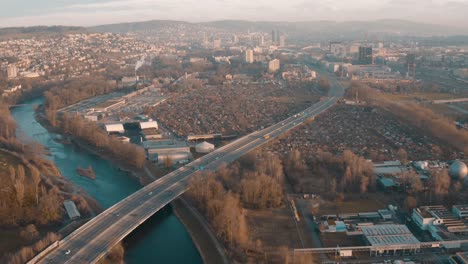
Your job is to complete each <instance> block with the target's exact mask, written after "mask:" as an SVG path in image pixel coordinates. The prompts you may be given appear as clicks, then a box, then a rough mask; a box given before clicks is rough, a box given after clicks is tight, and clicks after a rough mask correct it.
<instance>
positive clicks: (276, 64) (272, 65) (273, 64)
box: [268, 59, 281, 73]
mask: <svg viewBox="0 0 468 264" xmlns="http://www.w3.org/2000/svg"><path fill="white" fill-rule="evenodd" d="M280 67H281V65H280V60H278V59H274V60H271V61H270V62H269V63H268V71H269V72H271V73H274V72H277V71H278V70H279V69H280Z"/></svg>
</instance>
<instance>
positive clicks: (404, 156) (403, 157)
mask: <svg viewBox="0 0 468 264" xmlns="http://www.w3.org/2000/svg"><path fill="white" fill-rule="evenodd" d="M397 156H398V160H399V161H400V162H401V164H407V163H408V153H406V150H405V149H403V148H401V149H399V150H398V152H397Z"/></svg>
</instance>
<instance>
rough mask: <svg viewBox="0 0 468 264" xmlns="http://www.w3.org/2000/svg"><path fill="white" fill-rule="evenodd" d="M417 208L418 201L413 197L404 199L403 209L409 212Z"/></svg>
mask: <svg viewBox="0 0 468 264" xmlns="http://www.w3.org/2000/svg"><path fill="white" fill-rule="evenodd" d="M417 206H418V200H416V198H415V197H414V196H408V197H406V199H405V207H406V210H407V211H411V210H412V209H414V208H416V207H417Z"/></svg>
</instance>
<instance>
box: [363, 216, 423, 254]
mask: <svg viewBox="0 0 468 264" xmlns="http://www.w3.org/2000/svg"><path fill="white" fill-rule="evenodd" d="M362 233H363V234H364V237H365V238H366V240H367V242H368V244H369V245H370V246H371V247H372V248H371V255H376V256H377V255H381V254H390V253H393V254H398V253H405V252H408V253H415V252H417V251H419V249H420V248H421V242H419V240H418V239H417V238H416V237H415V236H414V235H413V234H412V233H411V231H409V229H408V227H406V226H405V225H396V224H388V225H375V226H363V227H362Z"/></svg>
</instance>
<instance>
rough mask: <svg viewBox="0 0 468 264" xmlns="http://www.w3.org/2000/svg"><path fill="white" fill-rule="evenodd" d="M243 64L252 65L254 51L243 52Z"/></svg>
mask: <svg viewBox="0 0 468 264" xmlns="http://www.w3.org/2000/svg"><path fill="white" fill-rule="evenodd" d="M245 62H247V63H254V51H253V50H251V49H248V50H246V51H245Z"/></svg>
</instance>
